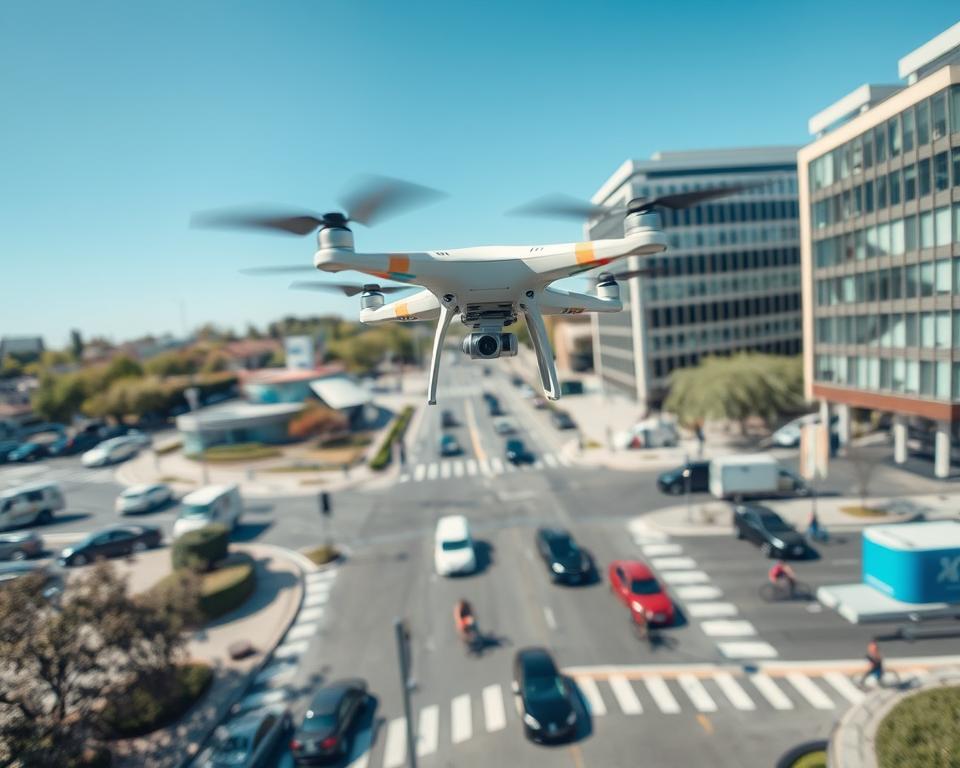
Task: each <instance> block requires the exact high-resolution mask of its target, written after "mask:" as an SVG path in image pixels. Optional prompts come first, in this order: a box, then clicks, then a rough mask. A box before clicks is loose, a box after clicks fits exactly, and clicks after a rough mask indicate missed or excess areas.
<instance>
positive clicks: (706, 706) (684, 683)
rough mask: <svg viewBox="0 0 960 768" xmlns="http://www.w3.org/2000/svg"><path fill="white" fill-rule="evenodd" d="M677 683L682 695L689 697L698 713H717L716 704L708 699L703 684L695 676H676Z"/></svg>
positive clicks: (708, 695) (708, 696)
mask: <svg viewBox="0 0 960 768" xmlns="http://www.w3.org/2000/svg"><path fill="white" fill-rule="evenodd" d="M677 682H678V683H680V687H681V688H683V691H684V693H686V694H687V696H689V697H690V701H692V702H693V706H694V707H696V709H697V711H698V712H716V711H717V703H716V702H715V701H714V700H713V699H712V698H711V697H710V694H709V693H707V689H706V688H704V687H703V683H701V682H700V680H699V679H698V678H697V676H696V675H678V676H677Z"/></svg>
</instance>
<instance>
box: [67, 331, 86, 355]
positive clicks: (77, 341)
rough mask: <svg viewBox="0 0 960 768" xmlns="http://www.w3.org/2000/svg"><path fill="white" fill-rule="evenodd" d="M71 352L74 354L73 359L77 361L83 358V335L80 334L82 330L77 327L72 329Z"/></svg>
mask: <svg viewBox="0 0 960 768" xmlns="http://www.w3.org/2000/svg"><path fill="white" fill-rule="evenodd" d="M70 352H71V353H72V354H73V359H74V360H76V361H77V362H80V361H81V360H82V359H83V336H81V335H80V331H78V330H77V329H76V328H74V329H73V330H72V331H70Z"/></svg>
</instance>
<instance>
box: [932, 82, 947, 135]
mask: <svg viewBox="0 0 960 768" xmlns="http://www.w3.org/2000/svg"><path fill="white" fill-rule="evenodd" d="M930 115H931V123H932V124H933V138H934V140H936V139H942V138H943V137H944V136H946V135H947V93H946V91H941V92H940V93H937V94H935V95H934V96H933V97H932V98H931V99H930Z"/></svg>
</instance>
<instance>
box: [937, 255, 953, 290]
mask: <svg viewBox="0 0 960 768" xmlns="http://www.w3.org/2000/svg"><path fill="white" fill-rule="evenodd" d="M950 266H951V265H950V259H940V260H939V261H938V262H937V293H938V294H941V295H942V294H945V293H950V290H951V288H952V286H953V283H952V282H951V280H950V277H951V275H950V272H951V269H950Z"/></svg>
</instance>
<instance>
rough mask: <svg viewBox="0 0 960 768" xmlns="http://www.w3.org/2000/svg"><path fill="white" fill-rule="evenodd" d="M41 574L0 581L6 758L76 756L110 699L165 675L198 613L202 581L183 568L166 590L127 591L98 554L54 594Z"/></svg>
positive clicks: (35, 765) (99, 725) (34, 762)
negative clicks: (91, 564) (97, 558)
mask: <svg viewBox="0 0 960 768" xmlns="http://www.w3.org/2000/svg"><path fill="white" fill-rule="evenodd" d="M44 581H45V577H44V576H42V575H40V574H36V575H30V576H25V577H22V578H20V579H17V580H15V581H14V582H12V583H10V584H8V585H6V586H5V587H4V589H3V590H0V763H3V764H7V763H8V762H9V761H11V760H12V759H14V758H16V759H17V760H18V761H19V763H20V764H21V765H23V766H30V768H55V767H59V766H72V765H76V764H77V762H78V760H77V756H78V755H80V754H82V752H83V749H84V748H85V747H86V746H88V745H89V743H90V741H91V740H93V739H95V738H96V737H97V736H98V735H100V734H102V733H103V732H104V730H105V726H106V723H105V721H104V710H105V707H106V705H107V703H108V702H109V701H111V700H115V699H116V698H118V697H121V696H123V695H124V694H125V693H126V692H127V691H129V690H130V689H131V688H132V687H134V686H139V685H143V684H144V683H145V682H146V681H154V682H159V681H163V680H169V679H170V677H171V673H172V670H173V666H174V664H175V663H176V662H177V661H179V659H180V658H181V655H182V652H183V648H184V645H185V642H186V634H185V628H186V627H187V626H188V624H189V623H191V622H193V621H195V620H196V618H197V616H198V605H199V589H198V582H197V581H196V579H195V578H193V577H191V576H189V575H188V574H185V575H184V577H183V578H182V579H181V580H179V581H177V582H176V583H175V584H172V585H171V586H170V587H169V588H168V589H167V590H165V591H162V592H158V593H156V594H150V595H149V596H144V597H131V596H130V595H128V594H127V584H126V579H124V578H122V577H120V576H118V575H117V573H116V571H115V570H114V568H113V566H112V565H110V564H109V563H100V564H98V565H95V566H94V567H93V568H91V569H90V570H89V571H88V572H87V573H84V574H82V575H79V576H77V577H76V578H74V579H71V580H70V581H69V582H68V583H67V585H66V587H65V589H64V591H63V593H62V595H61V596H60V599H59V601H58V604H57V603H53V602H51V601H50V600H49V599H48V597H47V596H45V594H44Z"/></svg>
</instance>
